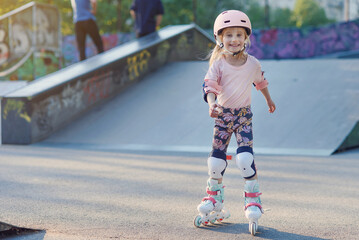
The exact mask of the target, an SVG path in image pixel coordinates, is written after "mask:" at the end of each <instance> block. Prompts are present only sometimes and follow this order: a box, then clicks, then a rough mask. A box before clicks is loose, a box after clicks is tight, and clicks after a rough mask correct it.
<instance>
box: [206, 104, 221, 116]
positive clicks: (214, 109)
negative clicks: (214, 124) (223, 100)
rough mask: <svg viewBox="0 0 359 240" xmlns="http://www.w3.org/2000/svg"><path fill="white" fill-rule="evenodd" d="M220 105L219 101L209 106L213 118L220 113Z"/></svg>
mask: <svg viewBox="0 0 359 240" xmlns="http://www.w3.org/2000/svg"><path fill="white" fill-rule="evenodd" d="M220 112H221V111H220V106H219V105H218V104H217V103H214V104H212V105H210V106H209V116H210V117H212V118H217V117H218V116H219V114H220Z"/></svg>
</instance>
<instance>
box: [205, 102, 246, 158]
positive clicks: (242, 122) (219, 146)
mask: <svg viewBox="0 0 359 240" xmlns="http://www.w3.org/2000/svg"><path fill="white" fill-rule="evenodd" d="M221 108H222V110H223V113H222V114H220V116H218V118H216V120H215V126H214V137H213V146H212V147H213V151H212V152H218V151H220V152H223V153H227V148H228V144H229V142H230V140H231V136H232V133H234V134H235V136H236V139H237V144H238V148H240V147H250V148H253V133H252V116H253V114H252V111H251V107H250V106H247V107H243V108H224V107H221Z"/></svg>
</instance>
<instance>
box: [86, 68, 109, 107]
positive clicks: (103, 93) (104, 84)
mask: <svg viewBox="0 0 359 240" xmlns="http://www.w3.org/2000/svg"><path fill="white" fill-rule="evenodd" d="M111 81H112V72H106V73H104V74H102V75H97V76H94V77H91V78H90V79H89V80H88V81H87V83H86V86H85V88H84V92H85V93H87V95H88V103H89V104H92V103H95V102H97V101H99V100H101V99H105V98H107V97H109V96H110V90H111V89H110V87H111Z"/></svg>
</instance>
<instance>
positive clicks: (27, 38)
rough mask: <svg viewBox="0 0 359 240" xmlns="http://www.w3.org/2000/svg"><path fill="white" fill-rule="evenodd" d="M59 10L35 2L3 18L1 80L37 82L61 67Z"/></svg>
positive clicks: (0, 38) (0, 29) (0, 41)
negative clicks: (36, 80)
mask: <svg viewBox="0 0 359 240" xmlns="http://www.w3.org/2000/svg"><path fill="white" fill-rule="evenodd" d="M59 26H60V16H59V12H58V10H57V8H56V7H53V6H50V5H44V4H38V3H34V2H31V3H29V4H26V5H24V6H23V7H21V8H18V9H15V10H13V11H11V12H9V13H8V14H5V15H3V16H1V17H0V80H28V81H31V80H34V79H36V78H38V77H41V76H44V75H46V74H49V73H51V72H54V71H56V70H58V69H59V68H60V67H61V61H60V59H61V34H60V28H59Z"/></svg>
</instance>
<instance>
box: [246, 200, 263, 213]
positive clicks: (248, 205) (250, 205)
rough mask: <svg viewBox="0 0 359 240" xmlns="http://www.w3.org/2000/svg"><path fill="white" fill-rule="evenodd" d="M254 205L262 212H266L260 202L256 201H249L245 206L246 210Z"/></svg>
mask: <svg viewBox="0 0 359 240" xmlns="http://www.w3.org/2000/svg"><path fill="white" fill-rule="evenodd" d="M252 206H255V207H258V208H259V209H260V210H261V212H262V213H264V211H263V209H262V205H260V204H259V203H255V202H251V203H248V204H247V205H246V206H245V207H244V211H245V210H247V208H249V207H252Z"/></svg>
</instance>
